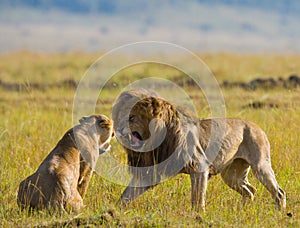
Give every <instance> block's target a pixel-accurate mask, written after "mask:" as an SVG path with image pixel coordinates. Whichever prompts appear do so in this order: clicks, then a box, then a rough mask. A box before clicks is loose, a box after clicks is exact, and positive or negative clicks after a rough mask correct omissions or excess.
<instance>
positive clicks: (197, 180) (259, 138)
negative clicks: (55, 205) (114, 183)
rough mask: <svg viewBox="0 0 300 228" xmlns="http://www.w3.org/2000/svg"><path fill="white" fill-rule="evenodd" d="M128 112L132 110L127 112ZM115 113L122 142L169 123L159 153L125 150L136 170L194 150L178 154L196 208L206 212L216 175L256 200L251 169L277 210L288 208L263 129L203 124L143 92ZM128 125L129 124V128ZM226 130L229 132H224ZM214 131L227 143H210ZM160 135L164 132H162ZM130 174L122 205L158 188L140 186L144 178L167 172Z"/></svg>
mask: <svg viewBox="0 0 300 228" xmlns="http://www.w3.org/2000/svg"><path fill="white" fill-rule="evenodd" d="M137 100H139V101H138V102H137ZM133 101H134V102H133ZM132 103H134V105H132ZM127 104H130V105H127ZM132 106H133V107H132ZM129 107H132V109H131V110H128V109H129ZM112 114H113V120H114V123H115V130H116V134H117V135H118V136H119V138H122V137H123V140H126V139H127V140H128V139H130V138H132V137H133V135H132V134H133V132H138V133H139V135H140V136H141V137H142V138H143V140H144V139H147V138H149V137H150V135H151V134H150V131H149V123H150V121H151V120H152V119H154V118H155V119H161V120H162V121H163V122H164V123H165V127H166V129H167V133H166V136H165V139H164V141H163V142H162V144H161V145H160V146H159V147H158V148H155V149H154V150H151V151H148V152H138V151H135V150H133V149H130V148H125V149H126V151H127V156H128V164H129V165H130V166H131V167H151V166H153V165H155V164H159V163H161V162H163V161H165V160H166V159H167V158H168V157H169V156H171V154H172V153H174V151H175V150H176V148H177V147H178V146H182V148H192V151H194V152H193V154H192V155H185V154H184V153H186V151H188V150H184V149H183V150H181V151H180V153H181V154H178V158H180V157H185V158H184V159H185V161H186V162H185V164H184V166H183V168H182V169H181V170H180V171H179V172H178V173H180V172H181V173H187V174H189V175H190V178H191V196H192V206H193V207H195V208H197V209H200V210H203V211H204V210H205V194H206V188H207V183H208V180H209V178H210V177H211V176H214V175H217V174H221V177H222V179H223V180H224V182H225V183H226V184H227V185H228V186H229V187H230V188H232V189H234V190H236V191H237V192H238V193H240V194H241V195H242V200H243V202H244V203H245V202H247V201H249V200H252V199H253V197H254V194H255V192H256V189H255V188H254V187H253V186H252V185H251V184H250V183H249V182H248V179H247V176H248V172H249V170H250V167H251V168H252V171H253V173H254V175H255V176H256V177H257V179H258V180H259V181H260V182H261V183H262V184H263V185H264V186H265V187H266V188H267V190H268V191H269V192H270V193H271V194H272V196H273V198H274V199H275V201H276V204H277V206H278V208H279V209H282V210H284V209H285V207H286V196H285V192H284V191H283V190H282V188H280V186H279V185H278V183H277V181H276V178H275V174H274V172H273V170H272V167H271V157H270V144H269V141H268V139H267V136H266V134H265V133H264V132H263V130H262V129H261V128H259V127H258V126H257V125H255V124H254V123H251V122H249V121H246V120H242V119H233V118H232V119H231V118H227V119H221V118H220V119H218V118H213V119H202V120H198V119H197V118H195V117H192V116H191V115H190V114H188V113H186V112H185V111H182V110H180V109H179V108H177V107H175V106H174V105H172V104H171V103H169V102H167V101H165V100H164V99H161V98H159V97H156V96H153V95H152V94H150V93H147V92H144V91H142V92H140V91H125V92H123V93H122V94H121V95H120V96H119V98H118V99H117V102H116V103H115V105H114V107H113V113H112ZM128 118H130V120H128ZM128 121H129V124H126V123H128ZM187 126H188V127H187ZM222 126H223V127H224V131H222ZM195 127H196V129H197V130H198V131H197V132H198V134H199V135H196V134H195V131H194V130H191V131H189V133H188V134H189V135H187V133H186V130H183V129H187V128H191V129H195ZM158 128H159V127H158ZM212 128H213V129H214V131H213V132H214V133H218V132H224V135H223V137H221V138H222V140H219V139H220V138H218V137H213V139H216V141H214V140H211V137H210V136H211V132H212V131H211V130H212ZM156 132H159V129H158V131H156ZM190 134H191V135H194V136H195V137H197V139H198V140H197V139H196V140H194V141H193V137H187V136H191V135H190ZM190 139H191V140H190ZM188 140H189V141H188ZM218 140H219V141H218ZM216 145H219V146H216ZM213 148H219V151H213V150H212V149H213ZM207 149H208V150H207ZM205 151H206V152H205ZM207 151H208V152H207ZM204 152H205V153H206V154H205V153H204ZM212 153H217V156H216V157H215V158H214V157H213V159H212V160H209V159H208V158H209V157H210V156H211V155H212ZM187 158H188V159H187ZM206 163H208V168H207V169H202V167H201V165H202V164H206ZM166 166H170V167H171V166H172V164H169V163H166ZM130 170H131V172H132V174H133V177H132V180H131V182H130V185H129V186H128V187H127V188H126V189H125V190H124V192H123V194H122V197H121V200H122V201H123V202H127V201H132V200H134V199H135V198H137V197H138V196H139V195H141V194H143V193H144V192H145V191H146V190H148V189H150V188H151V187H153V186H154V185H155V184H156V183H154V182H153V183H154V184H153V185H152V186H141V185H140V183H141V181H144V179H145V178H148V180H149V178H150V179H151V178H152V179H155V180H160V177H161V176H162V175H166V173H154V172H153V173H149V172H147V174H146V173H140V172H139V171H137V170H138V169H130ZM133 170H135V171H133ZM149 170H150V169H149ZM166 170H168V167H166ZM150 183H152V182H151V181H150Z"/></svg>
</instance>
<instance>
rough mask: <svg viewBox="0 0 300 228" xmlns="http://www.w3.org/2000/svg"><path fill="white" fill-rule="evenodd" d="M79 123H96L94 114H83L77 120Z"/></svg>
mask: <svg viewBox="0 0 300 228" xmlns="http://www.w3.org/2000/svg"><path fill="white" fill-rule="evenodd" d="M79 123H80V124H88V125H93V124H95V123H96V118H95V117H94V116H84V117H82V118H81V119H80V120H79Z"/></svg>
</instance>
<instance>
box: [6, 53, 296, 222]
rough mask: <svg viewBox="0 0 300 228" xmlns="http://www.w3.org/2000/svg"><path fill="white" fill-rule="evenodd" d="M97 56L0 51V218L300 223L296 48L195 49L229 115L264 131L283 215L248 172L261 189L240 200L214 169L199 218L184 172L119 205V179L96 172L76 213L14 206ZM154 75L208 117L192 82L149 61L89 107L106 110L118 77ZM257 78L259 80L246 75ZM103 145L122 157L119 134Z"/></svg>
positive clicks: (68, 116)
mask: <svg viewBox="0 0 300 228" xmlns="http://www.w3.org/2000/svg"><path fill="white" fill-rule="evenodd" d="M99 56H100V55H98V54H84V53H79V52H78V53H68V54H37V53H29V52H19V53H11V54H3V55H1V56H0V150H1V159H0V167H1V169H0V192H1V194H0V226H3V227H15V226H20V227H22V226H67V227H68V226H77V225H81V226H99V225H105V226H134V225H136V226H170V227H172V226H191V227H194V226H199V227H201V226H203V227H299V226H300V215H299V212H300V197H299V195H300V166H299V164H300V85H297V83H296V84H295V83H294V81H290V80H289V77H290V76H291V75H297V74H298V75H299V74H300V56H297V55H246V54H244V55H241V54H226V53H219V54H203V55H202V54H199V56H200V57H201V58H202V60H204V62H205V63H206V64H207V65H208V67H209V68H210V69H211V70H212V72H213V73H214V75H215V76H216V79H217V81H218V83H219V84H220V86H221V90H222V93H223V96H224V99H225V104H226V115H227V116H228V117H239V118H244V119H247V120H250V121H253V122H255V123H257V124H258V125H259V126H261V128H262V129H263V130H264V131H265V132H266V134H267V135H268V137H269V140H270V144H271V153H272V154H271V155H272V165H273V169H274V171H275V173H276V177H277V180H278V182H279V184H280V186H281V187H282V188H283V189H284V190H285V191H286V194H287V211H286V213H289V216H287V215H286V213H281V212H279V211H277V210H276V209H275V205H274V201H273V199H272V198H271V196H270V194H269V193H268V192H267V190H266V189H265V188H264V187H263V186H262V185H261V184H260V183H259V182H258V181H257V180H256V179H255V178H254V177H253V175H252V173H250V177H249V181H250V183H252V184H253V185H254V186H255V187H256V188H257V190H258V191H257V193H256V197H255V199H254V201H253V202H252V203H251V204H249V205H246V206H245V207H242V204H241V197H240V195H238V194H237V193H236V192H234V191H233V190H231V189H230V188H229V187H227V186H226V185H225V184H224V183H223V182H222V180H221V178H220V177H219V176H216V177H214V178H212V179H211V180H210V182H209V185H208V190H207V207H206V214H205V215H203V216H202V219H200V216H199V215H198V213H197V212H195V211H193V210H192V209H191V206H190V180H189V177H188V176H186V175H183V174H182V175H177V176H176V177H173V178H172V179H170V180H168V181H166V182H164V183H162V184H160V185H158V186H157V187H155V188H154V189H153V190H150V191H148V192H147V193H145V194H144V195H143V196H141V197H140V198H139V199H137V200H136V201H135V202H133V203H131V204H129V205H126V206H124V205H123V206H122V205H120V202H119V201H118V200H119V197H120V195H121V193H122V191H123V190H124V186H120V185H118V184H116V183H113V182H111V181H110V180H107V179H104V178H102V177H101V176H100V175H94V176H93V178H92V181H91V183H90V187H89V189H88V192H87V195H86V197H85V198H84V203H85V205H86V207H85V209H84V210H83V211H82V213H81V214H79V215H75V214H71V215H67V214H57V213H54V214H53V213H52V214H49V213H47V212H40V213H36V214H34V215H28V214H27V213H26V212H21V211H19V209H18V206H17V202H16V192H17V189H18V185H19V183H20V181H21V180H23V179H24V178H25V177H27V176H28V175H30V174H32V173H33V172H35V170H36V169H37V167H38V165H39V164H40V162H41V161H42V160H43V159H44V158H45V156H46V155H47V154H48V153H49V152H50V151H51V149H52V148H53V147H54V146H55V145H56V143H57V142H58V140H59V139H60V138H61V137H62V135H63V134H64V133H65V132H66V131H67V130H68V129H69V128H71V127H72V123H73V122H72V117H73V115H72V108H73V99H74V95H75V93H76V86H77V83H78V82H79V81H80V79H81V78H82V76H83V75H84V73H85V71H86V70H87V69H88V67H89V66H90V65H91V64H92V63H93V62H94V61H95V60H96V59H97V58H98V57H99ZM157 75H161V76H164V77H165V78H166V79H169V80H172V81H174V82H176V83H178V84H179V85H180V86H181V87H182V88H183V89H184V90H185V91H186V92H187V93H188V95H189V96H190V97H191V98H192V99H193V102H194V105H195V106H196V108H197V112H198V115H199V117H201V118H205V117H209V116H210V114H211V113H210V109H209V106H208V104H207V102H206V99H205V97H204V95H203V94H202V93H201V91H200V90H199V88H197V87H195V86H193V85H192V84H191V83H190V82H189V79H188V78H187V77H186V76H184V75H182V74H181V73H180V72H179V71H177V70H174V69H170V67H165V66H161V65H155V64H144V65H140V66H136V67H135V68H134V69H133V68H128V69H123V70H122V71H120V72H118V73H117V74H116V75H115V76H114V77H113V78H112V80H111V81H109V82H108V84H107V85H108V86H107V87H105V88H104V90H103V91H102V92H101V96H99V100H98V102H97V107H96V112H101V113H103V114H106V115H108V116H111V114H110V113H111V106H112V104H113V102H114V100H115V99H116V97H117V96H118V94H119V93H120V91H121V90H122V88H124V86H126V85H127V84H129V83H130V82H133V81H135V80H137V79H141V78H143V76H157ZM279 77H281V79H279ZM257 78H259V79H260V80H256V81H253V80H254V79H257ZM270 78H271V79H272V80H270ZM261 79H268V80H261ZM225 81H226V82H225ZM251 81H252V83H250V82H251ZM162 90H165V89H164V88H163V89H162ZM163 92H164V93H168V91H163ZM109 153H111V154H112V155H113V156H115V158H116V159H117V160H119V161H120V162H126V161H125V153H124V152H123V150H122V148H121V146H120V145H119V144H118V142H117V141H116V140H113V141H112V149H111V152H109Z"/></svg>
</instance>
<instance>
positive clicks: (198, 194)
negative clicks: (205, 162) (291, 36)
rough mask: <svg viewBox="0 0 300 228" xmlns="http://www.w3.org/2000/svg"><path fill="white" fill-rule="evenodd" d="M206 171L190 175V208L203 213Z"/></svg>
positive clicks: (206, 179) (206, 180)
mask: <svg viewBox="0 0 300 228" xmlns="http://www.w3.org/2000/svg"><path fill="white" fill-rule="evenodd" d="M208 173H209V172H208V171H205V172H201V173H196V172H193V173H191V174H190V178H191V184H192V192H191V195H192V207H193V208H194V209H196V210H200V211H202V212H205V195H206V188H207V182H208Z"/></svg>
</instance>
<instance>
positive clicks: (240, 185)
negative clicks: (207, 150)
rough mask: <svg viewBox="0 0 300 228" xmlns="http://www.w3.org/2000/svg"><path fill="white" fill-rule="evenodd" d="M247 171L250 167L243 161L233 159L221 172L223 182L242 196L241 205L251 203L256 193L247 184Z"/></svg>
mask: <svg viewBox="0 0 300 228" xmlns="http://www.w3.org/2000/svg"><path fill="white" fill-rule="evenodd" d="M249 170H250V165H249V164H248V163H247V162H246V161H245V160H244V159H235V160H234V161H233V162H232V163H231V164H230V165H229V166H227V167H226V168H225V169H224V170H223V171H222V172H221V176H222V179H223V180H224V182H225V183H226V184H227V185H228V186H229V187H230V188H232V189H234V190H235V191H237V192H238V193H240V194H241V195H242V197H243V199H242V201H243V204H245V203H246V202H248V201H252V200H253V198H254V194H255V192H256V189H255V188H254V187H253V186H252V185H251V184H250V183H249V182H248V173H249Z"/></svg>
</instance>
